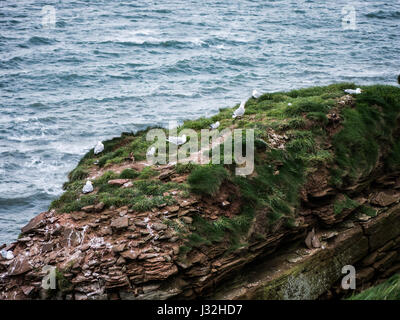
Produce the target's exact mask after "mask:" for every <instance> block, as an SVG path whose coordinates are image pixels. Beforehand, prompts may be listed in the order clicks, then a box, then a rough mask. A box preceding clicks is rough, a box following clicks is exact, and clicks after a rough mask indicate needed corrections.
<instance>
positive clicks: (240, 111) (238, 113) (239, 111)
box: [232, 100, 246, 119]
mask: <svg viewBox="0 0 400 320" xmlns="http://www.w3.org/2000/svg"><path fill="white" fill-rule="evenodd" d="M245 104H246V101H244V100H243V101H242V102H241V103H240V107H239V108H237V109H236V110H235V111H234V112H233V115H232V118H233V119H235V118H237V117H239V118H241V117H242V116H243V115H244V112H245V110H244V105H245Z"/></svg>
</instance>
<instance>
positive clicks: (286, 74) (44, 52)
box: [0, 0, 400, 244]
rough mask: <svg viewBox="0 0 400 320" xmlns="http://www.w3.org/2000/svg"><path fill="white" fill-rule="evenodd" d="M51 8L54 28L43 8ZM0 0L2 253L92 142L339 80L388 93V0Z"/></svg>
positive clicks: (397, 7)
mask: <svg viewBox="0 0 400 320" xmlns="http://www.w3.org/2000/svg"><path fill="white" fill-rule="evenodd" d="M49 4H50V5H53V6H54V7H55V9H56V24H55V28H53V29H46V28H43V27H42V25H41V22H42V13H41V10H42V8H43V6H45V5H49ZM347 5H348V1H347V0H338V1H334V2H328V1H326V2H321V1H311V0H309V1H289V0H281V1H262V0H252V1H250V0H238V1H229V0H220V1H211V0H205V1H195V0H189V1H187V0H172V1H167V0H159V1H154V0H136V1H134V2H126V1H125V2H119V1H108V0H97V1H73V0H63V1H58V2H57V1H55V2H54V3H53V4H52V2H48V1H42V0H35V1H34V0H19V1H14V3H11V1H3V2H2V4H1V9H0V26H1V32H0V88H1V90H0V113H1V116H0V244H1V243H2V242H5V241H11V240H12V239H14V238H16V237H17V235H18V233H19V230H20V228H21V227H22V226H23V225H24V224H26V223H27V222H28V220H29V219H30V218H32V217H33V216H34V215H35V214H37V213H39V212H41V211H44V210H46V209H47V207H48V205H49V203H50V202H51V200H52V199H54V198H55V197H57V196H58V195H59V194H60V193H61V192H62V190H61V186H62V184H63V182H64V181H65V180H66V176H67V173H68V172H69V171H70V170H71V169H73V168H74V167H75V166H76V164H77V163H78V161H79V159H80V157H81V156H82V155H83V154H84V153H85V152H86V151H87V150H89V149H90V148H91V147H93V145H94V144H95V143H96V142H97V141H98V140H103V139H108V138H111V137H114V136H116V135H119V134H120V133H121V132H127V131H135V130H139V129H143V128H144V127H146V126H148V125H166V124H167V123H168V121H169V120H177V121H182V120H183V119H186V118H197V117H200V116H206V115H208V116H210V115H212V114H215V113H217V112H218V110H219V109H220V108H223V107H227V106H232V105H234V104H236V103H238V102H239V101H240V100H242V99H243V98H244V97H246V96H249V94H250V93H251V91H252V89H254V88H257V89H258V91H278V90H289V89H292V88H298V87H304V86H312V85H323V84H328V83H332V82H339V81H353V82H357V83H360V84H370V83H376V82H379V83H387V84H394V83H395V78H396V74H397V73H399V70H400V64H399V61H400V60H399V57H398V53H399V52H400V40H399V18H400V3H399V1H398V0H391V1H386V2H385V4H383V3H382V2H381V1H377V0H376V1H373V0H370V1H364V2H362V5H359V6H356V18H357V21H356V22H357V25H356V26H357V27H356V29H355V30H343V29H342V21H341V11H342V8H343V7H344V6H347Z"/></svg>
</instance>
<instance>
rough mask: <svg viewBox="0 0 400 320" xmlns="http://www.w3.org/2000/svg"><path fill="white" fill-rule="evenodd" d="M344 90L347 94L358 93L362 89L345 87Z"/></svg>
mask: <svg viewBox="0 0 400 320" xmlns="http://www.w3.org/2000/svg"><path fill="white" fill-rule="evenodd" d="M344 92H346V93H348V94H360V93H361V92H362V90H361V89H360V88H357V89H356V90H354V89H346V90H344Z"/></svg>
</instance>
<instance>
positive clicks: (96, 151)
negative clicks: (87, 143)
mask: <svg viewBox="0 0 400 320" xmlns="http://www.w3.org/2000/svg"><path fill="white" fill-rule="evenodd" d="M103 150H104V144H102V143H101V141H98V142H97V144H96V146H95V147H94V154H99V153H100V152H103Z"/></svg>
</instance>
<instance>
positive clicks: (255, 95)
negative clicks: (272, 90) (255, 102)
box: [251, 89, 261, 99]
mask: <svg viewBox="0 0 400 320" xmlns="http://www.w3.org/2000/svg"><path fill="white" fill-rule="evenodd" d="M251 96H252V97H253V98H254V99H258V98H259V97H261V93H259V92H258V91H257V90H256V89H254V90H253V93H252V94H251Z"/></svg>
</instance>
